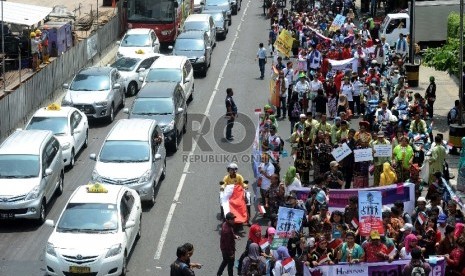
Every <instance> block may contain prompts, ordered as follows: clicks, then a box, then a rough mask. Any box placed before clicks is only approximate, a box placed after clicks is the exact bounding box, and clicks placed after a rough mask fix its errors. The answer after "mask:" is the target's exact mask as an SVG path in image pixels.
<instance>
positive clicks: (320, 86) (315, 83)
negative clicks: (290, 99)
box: [310, 79, 323, 93]
mask: <svg viewBox="0 0 465 276" xmlns="http://www.w3.org/2000/svg"><path fill="white" fill-rule="evenodd" d="M318 89H323V84H322V83H321V81H319V80H318V79H314V80H312V81H311V82H310V91H311V92H314V93H316V92H318Z"/></svg>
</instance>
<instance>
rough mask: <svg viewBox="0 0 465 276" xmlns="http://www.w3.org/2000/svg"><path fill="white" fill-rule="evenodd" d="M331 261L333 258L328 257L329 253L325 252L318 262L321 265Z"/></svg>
mask: <svg viewBox="0 0 465 276" xmlns="http://www.w3.org/2000/svg"><path fill="white" fill-rule="evenodd" d="M329 261H331V259H330V258H329V257H328V254H325V255H322V256H320V258H319V259H318V264H319V265H321V264H324V263H326V262H329Z"/></svg>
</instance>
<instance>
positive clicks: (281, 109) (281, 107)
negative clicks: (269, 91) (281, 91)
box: [276, 97, 287, 118]
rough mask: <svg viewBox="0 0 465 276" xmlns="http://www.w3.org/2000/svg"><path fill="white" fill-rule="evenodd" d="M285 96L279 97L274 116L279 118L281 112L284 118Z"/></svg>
mask: <svg viewBox="0 0 465 276" xmlns="http://www.w3.org/2000/svg"><path fill="white" fill-rule="evenodd" d="M286 99H287V98H286V97H279V104H280V107H279V108H278V109H277V110H276V116H277V117H278V118H279V117H281V112H282V114H283V117H284V118H286V105H287V100H286Z"/></svg>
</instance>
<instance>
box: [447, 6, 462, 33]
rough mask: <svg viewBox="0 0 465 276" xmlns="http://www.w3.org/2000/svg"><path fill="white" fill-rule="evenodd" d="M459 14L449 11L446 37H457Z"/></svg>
mask: <svg viewBox="0 0 465 276" xmlns="http://www.w3.org/2000/svg"><path fill="white" fill-rule="evenodd" d="M459 29H460V15H459V14H458V13H456V12H451V13H450V14H449V16H448V17H447V37H448V38H459V35H458V34H459Z"/></svg>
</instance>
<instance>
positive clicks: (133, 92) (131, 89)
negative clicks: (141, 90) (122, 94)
mask: <svg viewBox="0 0 465 276" xmlns="http://www.w3.org/2000/svg"><path fill="white" fill-rule="evenodd" d="M136 92H137V84H136V83H135V82H133V81H132V82H130V83H129V86H128V91H127V95H128V96H130V97H132V96H134V95H136Z"/></svg>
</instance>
